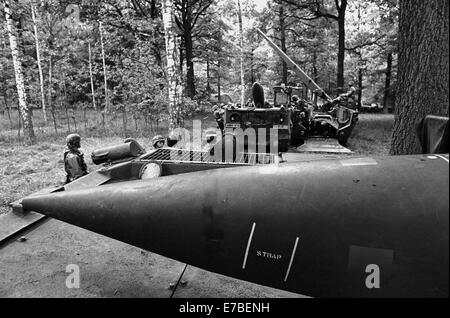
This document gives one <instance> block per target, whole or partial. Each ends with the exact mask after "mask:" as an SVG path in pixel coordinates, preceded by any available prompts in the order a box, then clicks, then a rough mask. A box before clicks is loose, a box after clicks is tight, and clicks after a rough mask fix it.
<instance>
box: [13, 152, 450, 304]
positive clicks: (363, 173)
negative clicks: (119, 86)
mask: <svg viewBox="0 0 450 318" xmlns="http://www.w3.org/2000/svg"><path fill="white" fill-rule="evenodd" d="M448 167H449V164H448V155H445V156H400V157H387V158H376V159H373V158H352V159H345V160H323V161H314V162H300V163H283V164H279V165H266V166H253V167H238V168H228V169H217V170H208V171H201V172H195V173H186V174H180V175H174V176H165V177H160V178H157V179H151V180H137V181H127V182H120V183H115V184H109V185H102V186H98V187H95V188H91V189H85V190H73V191H63V192H58V193H54V194H50V195H44V196H37V197H29V198H25V199H23V201H22V204H23V206H24V208H25V209H28V210H33V211H37V212H40V213H43V214H46V215H49V216H51V217H54V218H56V219H59V220H62V221H65V222H68V223H71V224H74V225H77V226H80V227H82V228H85V229H88V230H91V231H94V232H97V233H100V234H103V235H106V236H109V237H111V238H114V239H117V240H120V241H123V242H126V243H129V244H132V245H135V246H138V247H140V248H143V249H146V250H149V251H151V252H154V253H157V254H160V255H163V256H166V257H170V258H173V259H176V260H179V261H182V262H185V263H188V264H191V265H194V266H197V267H200V268H203V269H206V270H209V271H212V272H216V273H220V274H224V275H227V276H232V277H235V278H239V279H243V280H247V281H251V282H255V283H259V284H263V285H268V286H272V287H275V288H279V289H284V290H289V291H294V292H298V293H302V294H305V295H309V296H315V297H448V295H449V289H448V285H449V279H448V278H449V277H448V274H449V263H448V253H449V246H448V239H449V218H448V214H449V195H448V193H449V192H448V191H449V168H448Z"/></svg>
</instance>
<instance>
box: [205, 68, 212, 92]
mask: <svg viewBox="0 0 450 318" xmlns="http://www.w3.org/2000/svg"><path fill="white" fill-rule="evenodd" d="M206 92H207V93H208V94H210V93H211V75H210V69H209V60H206Z"/></svg>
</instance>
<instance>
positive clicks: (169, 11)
mask: <svg viewBox="0 0 450 318" xmlns="http://www.w3.org/2000/svg"><path fill="white" fill-rule="evenodd" d="M162 17H163V24H164V38H165V43H166V62H167V69H166V76H167V82H168V85H169V87H168V91H169V96H168V99H169V117H170V118H169V131H173V130H174V129H175V128H176V127H177V126H178V98H179V92H178V91H179V87H178V86H179V81H178V67H177V65H176V62H175V61H178V57H177V52H178V48H177V45H176V36H175V34H174V32H173V27H174V14H173V3H172V1H170V0H164V1H163V2H162Z"/></svg>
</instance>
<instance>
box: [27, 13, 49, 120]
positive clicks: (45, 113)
mask: <svg viewBox="0 0 450 318" xmlns="http://www.w3.org/2000/svg"><path fill="white" fill-rule="evenodd" d="M31 17H32V19H33V30H34V42H35V44H36V59H37V65H38V70H39V84H40V89H41V105H42V113H43V115H44V121H45V123H47V109H46V108H45V93H44V75H43V73H42V63H41V50H40V45H39V36H38V30H37V21H36V9H35V7H34V5H33V4H31Z"/></svg>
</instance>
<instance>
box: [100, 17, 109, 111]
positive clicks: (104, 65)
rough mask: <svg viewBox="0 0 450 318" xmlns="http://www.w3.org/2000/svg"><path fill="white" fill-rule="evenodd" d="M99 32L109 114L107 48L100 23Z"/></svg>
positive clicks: (106, 103)
mask: <svg viewBox="0 0 450 318" xmlns="http://www.w3.org/2000/svg"><path fill="white" fill-rule="evenodd" d="M99 32H100V45H101V47H102V63H103V78H104V84H105V109H104V113H105V114H106V113H108V112H109V100H108V78H107V77H106V62H105V46H104V45H103V32H102V23H101V22H100V23H99Z"/></svg>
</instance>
